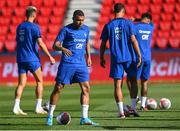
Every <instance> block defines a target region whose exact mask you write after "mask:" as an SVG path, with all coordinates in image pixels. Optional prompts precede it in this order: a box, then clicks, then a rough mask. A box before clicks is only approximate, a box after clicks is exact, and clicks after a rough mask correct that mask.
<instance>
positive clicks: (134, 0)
mask: <svg viewBox="0 0 180 131" xmlns="http://www.w3.org/2000/svg"><path fill="white" fill-rule="evenodd" d="M126 2H127V5H133V6H136V5H137V4H138V1H137V0H127V1H126Z"/></svg>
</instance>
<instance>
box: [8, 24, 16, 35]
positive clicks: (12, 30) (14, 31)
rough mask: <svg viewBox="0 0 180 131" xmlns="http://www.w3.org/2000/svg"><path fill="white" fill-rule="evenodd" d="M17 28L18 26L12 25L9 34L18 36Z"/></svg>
mask: <svg viewBox="0 0 180 131" xmlns="http://www.w3.org/2000/svg"><path fill="white" fill-rule="evenodd" d="M16 28H17V25H10V26H9V32H10V33H12V34H16Z"/></svg>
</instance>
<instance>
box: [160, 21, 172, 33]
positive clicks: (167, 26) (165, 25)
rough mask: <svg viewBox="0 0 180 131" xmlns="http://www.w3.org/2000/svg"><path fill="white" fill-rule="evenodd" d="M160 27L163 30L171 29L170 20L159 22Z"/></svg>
mask: <svg viewBox="0 0 180 131" xmlns="http://www.w3.org/2000/svg"><path fill="white" fill-rule="evenodd" d="M160 29H161V30H163V31H169V30H170V29H171V22H163V21H161V22H160Z"/></svg>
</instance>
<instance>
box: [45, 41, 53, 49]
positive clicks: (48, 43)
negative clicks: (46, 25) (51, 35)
mask: <svg viewBox="0 0 180 131" xmlns="http://www.w3.org/2000/svg"><path fill="white" fill-rule="evenodd" d="M45 44H46V47H47V48H48V50H50V51H52V50H53V49H52V46H53V44H54V39H53V40H45Z"/></svg>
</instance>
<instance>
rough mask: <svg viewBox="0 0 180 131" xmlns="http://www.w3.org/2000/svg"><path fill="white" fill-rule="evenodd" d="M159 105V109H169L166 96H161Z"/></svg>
mask: <svg viewBox="0 0 180 131" xmlns="http://www.w3.org/2000/svg"><path fill="white" fill-rule="evenodd" d="M159 107H160V108H161V109H169V108H170V107H171V101H170V100H169V99H167V98H161V99H160V103H159Z"/></svg>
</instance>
